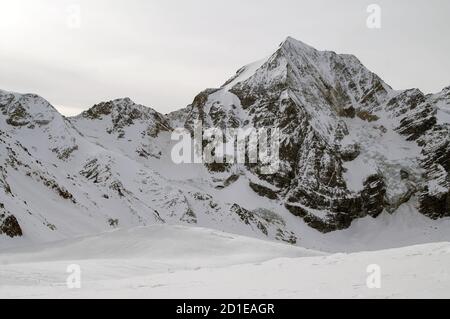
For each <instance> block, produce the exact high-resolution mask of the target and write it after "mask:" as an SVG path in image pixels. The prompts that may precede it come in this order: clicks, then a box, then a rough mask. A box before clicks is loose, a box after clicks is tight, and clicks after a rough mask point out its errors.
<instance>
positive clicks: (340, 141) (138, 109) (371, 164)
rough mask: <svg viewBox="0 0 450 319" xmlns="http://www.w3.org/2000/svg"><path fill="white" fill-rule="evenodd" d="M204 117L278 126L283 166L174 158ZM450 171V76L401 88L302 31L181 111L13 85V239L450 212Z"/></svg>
mask: <svg viewBox="0 0 450 319" xmlns="http://www.w3.org/2000/svg"><path fill="white" fill-rule="evenodd" d="M196 120H201V121H202V122H203V124H204V125H205V127H206V128H207V127H218V128H222V129H224V128H248V127H256V128H264V127H276V128H278V129H279V130H280V131H281V133H282V140H281V145H280V160H281V163H280V170H279V172H277V173H276V174H272V175H265V174H262V173H261V166H260V165H258V164H248V165H237V164H236V165H231V164H220V163H216V164H213V165H201V164H181V165H175V164H174V163H172V160H171V157H170V153H171V148H172V146H173V145H174V141H172V140H171V132H172V131H173V130H174V129H175V128H178V127H184V128H187V129H188V130H191V131H192V129H193V123H194V122H195V121H196ZM449 173H450V86H449V87H447V88H445V89H443V90H442V91H441V92H440V93H437V94H429V95H425V94H423V93H422V92H421V91H420V90H418V89H411V90H406V91H395V90H393V89H392V88H391V87H390V86H389V85H387V84H386V83H384V82H383V80H382V79H380V78H379V77H378V76H377V75H376V74H374V73H372V72H371V71H369V70H368V69H367V68H365V67H364V66H363V65H362V64H361V62H360V61H359V60H358V59H357V58H356V57H355V56H353V55H347V54H336V53H334V52H331V51H318V50H316V49H314V48H312V47H310V46H308V45H306V44H304V43H302V42H300V41H297V40H295V39H292V38H287V39H286V40H285V41H284V42H283V43H282V44H281V45H280V46H279V48H278V49H277V50H276V52H275V53H273V54H272V56H270V57H269V58H268V59H265V60H262V61H259V62H256V63H253V64H250V65H247V66H245V67H243V68H241V69H240V70H239V71H238V72H237V73H236V75H235V76H234V77H233V78H231V79H230V80H228V81H227V82H226V83H225V84H224V85H223V86H222V87H220V88H215V89H207V90H205V91H203V92H201V93H200V94H198V95H197V96H196V97H195V99H194V100H193V102H192V104H190V105H188V106H187V107H186V108H185V109H182V110H179V111H176V112H173V113H171V114H168V115H163V114H160V113H158V112H157V111H155V110H153V109H151V108H148V107H145V106H142V105H137V104H135V103H134V102H133V101H132V100H130V99H129V98H124V99H117V100H114V101H109V102H102V103H99V104H97V105H95V106H93V107H91V108H90V109H89V110H87V111H85V112H83V113H82V114H80V115H78V116H76V117H71V118H66V117H64V116H62V115H61V114H60V113H58V111H57V110H56V109H55V108H54V107H53V106H52V105H50V104H49V103H48V102H47V101H46V100H45V99H43V98H42V97H39V96H37V95H34V94H17V93H11V92H5V91H0V246H1V245H2V242H4V243H6V242H8V243H11V242H22V241H29V242H45V241H53V240H58V239H64V238H70V237H75V236H81V235H86V234H95V233H98V232H102V231H105V230H108V229H113V228H117V227H121V228H128V227H133V226H139V225H151V224H155V223H161V224H162V223H168V224H195V225H198V226H203V227H208V228H214V229H220V230H224V231H227V232H232V233H237V234H244V235H249V236H253V237H259V238H270V239H277V240H280V241H285V242H288V243H293V244H295V243H299V241H301V240H302V237H304V235H305V233H307V232H309V231H311V232H312V231H314V232H315V231H319V232H323V233H327V232H332V231H336V230H341V229H345V228H348V227H349V226H350V225H351V223H352V222H353V221H354V220H356V219H358V218H361V217H366V216H372V217H374V218H376V217H377V216H379V215H380V214H381V213H383V212H387V213H395V212H396V211H397V210H398V209H399V207H401V206H402V205H410V206H412V207H415V208H416V209H417V211H419V212H420V213H421V214H423V215H425V216H427V217H429V218H431V219H439V218H442V217H449V216H450V174H449ZM11 238H13V239H11Z"/></svg>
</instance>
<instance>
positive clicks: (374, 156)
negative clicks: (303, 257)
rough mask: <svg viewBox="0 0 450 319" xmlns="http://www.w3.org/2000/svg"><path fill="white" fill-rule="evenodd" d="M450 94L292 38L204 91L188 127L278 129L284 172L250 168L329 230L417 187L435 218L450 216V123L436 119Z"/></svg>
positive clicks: (389, 206) (390, 204) (399, 200)
mask: <svg viewBox="0 0 450 319" xmlns="http://www.w3.org/2000/svg"><path fill="white" fill-rule="evenodd" d="M448 101H449V100H448V88H447V89H446V90H444V91H443V92H441V93H440V94H436V95H429V96H425V95H424V94H423V93H421V92H420V91H419V90H408V91H403V92H399V91H394V90H392V89H391V88H390V87H389V86H388V85H387V84H386V83H384V82H383V81H382V80H381V79H380V78H379V77H378V76H377V75H376V74H374V73H372V72H370V71H369V70H367V69H366V68H365V67H364V66H363V65H362V64H361V63H360V62H359V60H358V59H357V58H356V57H354V56H351V55H338V54H336V53H334V52H328V51H326V52H321V51H317V50H315V49H314V48H311V47H310V46H308V45H306V44H304V43H302V42H299V41H297V40H294V39H292V38H288V39H286V40H285V41H284V42H283V43H282V44H281V46H280V47H279V49H278V50H277V51H276V52H275V53H274V54H273V55H272V56H271V57H270V58H269V59H267V60H265V61H262V62H258V63H256V64H252V65H249V66H246V67H244V68H242V69H240V70H239V71H238V72H237V74H236V76H235V77H233V78H232V79H230V80H229V81H228V82H226V84H225V85H224V86H223V87H221V88H219V89H209V90H207V91H204V92H202V93H200V94H199V95H198V96H197V97H196V99H195V100H194V103H193V104H192V106H191V110H190V112H189V113H188V116H187V120H186V125H187V126H188V127H189V125H190V123H192V122H193V120H194V119H200V120H202V121H203V122H205V123H207V125H214V126H218V127H247V126H254V127H274V126H275V127H277V128H279V129H280V130H281V132H282V133H283V139H282V143H281V149H280V156H281V161H282V163H281V164H282V165H281V169H280V170H279V172H277V173H276V174H274V175H263V174H260V172H259V167H258V166H254V165H253V166H250V165H248V166H247V169H248V170H250V171H251V172H252V173H254V174H256V175H259V177H260V178H261V179H263V180H265V181H267V182H269V183H270V184H271V185H273V186H275V187H276V188H278V189H279V192H278V195H279V197H280V199H281V200H282V202H283V203H284V205H285V206H286V207H287V208H288V209H289V210H290V211H291V212H292V213H293V214H294V215H296V216H300V217H301V218H303V219H304V220H305V221H306V222H307V223H308V224H310V225H311V226H312V227H314V228H317V229H319V230H321V231H324V232H327V231H332V230H337V229H342V228H346V227H348V226H349V225H350V223H351V222H352V221H353V220H354V219H355V218H359V217H362V216H366V215H370V216H373V217H376V216H378V215H379V214H380V213H382V212H383V211H384V210H387V211H390V212H394V211H395V210H396V209H397V208H398V207H399V206H400V205H401V204H403V203H405V202H407V201H409V200H410V199H411V198H412V197H413V196H416V195H417V196H418V197H419V209H420V211H421V212H422V213H424V214H426V215H427V216H430V217H433V218H436V217H443V216H447V215H448V214H449V208H448V189H449V187H448V158H449V157H448V156H447V155H448V138H449V134H448V129H449V128H448V124H447V123H448V122H446V123H440V124H438V119H437V113H438V112H439V113H443V112H447V111H446V110H447V109H446V106H447V105H448V103H449V102H448ZM445 114H448V113H445ZM427 141H428V142H427ZM228 169H230V168H229V167H228Z"/></svg>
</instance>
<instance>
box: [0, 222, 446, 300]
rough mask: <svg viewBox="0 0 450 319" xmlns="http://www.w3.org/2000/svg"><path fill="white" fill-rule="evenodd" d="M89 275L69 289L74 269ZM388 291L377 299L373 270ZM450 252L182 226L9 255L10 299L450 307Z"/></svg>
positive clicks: (0, 286) (1, 259) (3, 284)
mask: <svg viewBox="0 0 450 319" xmlns="http://www.w3.org/2000/svg"><path fill="white" fill-rule="evenodd" d="M72 264H77V265H79V266H80V267H81V285H82V286H81V289H68V287H67V284H66V279H67V277H68V276H69V273H67V272H66V270H67V267H68V266H69V265H72ZM372 264H376V265H379V267H380V269H381V288H380V289H369V288H368V287H367V284H366V281H367V277H368V276H369V274H368V273H367V267H368V266H369V265H372ZM448 265H450V244H449V243H433V244H427V245H421V246H412V247H406V248H398V249H391V250H383V251H376V252H360V253H353V254H324V253H321V252H317V251H313V250H307V249H303V248H299V247H295V246H289V245H283V244H279V243H273V242H267V241H261V240H257V239H251V238H246V237H241V236H237V235H231V234H227V233H223V232H219V231H214V230H209V229H202V228H190V227H182V226H167V225H166V226H162V225H158V226H151V227H141V228H136V229H130V230H119V231H115V232H110V233H105V234H101V235H98V236H91V237H86V238H79V239H74V240H69V241H64V242H58V243H52V244H46V245H40V246H35V247H26V248H15V249H14V250H4V251H1V252H0V297H2V298H14V297H16V298H17V297H18V298H336V297H352V298H365V297H368V298H412V297H424V298H436V297H439V298H440V297H447V298H448V297H450V271H449V269H448Z"/></svg>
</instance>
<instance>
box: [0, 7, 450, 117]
mask: <svg viewBox="0 0 450 319" xmlns="http://www.w3.org/2000/svg"><path fill="white" fill-rule="evenodd" d="M372 3H377V4H379V5H380V7H381V9H382V12H381V29H369V28H368V27H367V26H366V20H367V17H368V16H369V13H367V12H366V10H367V6H368V5H369V4H372ZM78 8H79V9H80V16H79V19H78V18H77V16H76V13H77V10H78ZM78 22H79V23H78ZM287 36H292V37H294V38H296V39H298V40H301V41H303V42H306V43H308V44H310V45H312V46H314V47H316V48H317V49H321V50H324V49H327V50H333V51H336V52H338V53H352V54H355V55H356V56H357V57H358V58H359V59H360V60H361V61H362V62H363V64H365V65H366V66H367V67H368V68H369V69H371V70H372V71H374V72H375V73H377V74H378V75H380V76H381V77H382V78H383V79H384V80H385V81H386V82H387V83H388V84H390V85H391V86H393V87H394V89H406V88H412V87H418V88H420V89H421V90H423V91H424V92H425V93H430V92H437V91H440V90H441V89H442V88H443V87H445V86H448V85H450V1H449V0H426V1H425V0H395V1H391V0H385V1H374V0H372V1H365V0H341V1H336V0H327V1H325V0H314V1H313V0H309V1H302V0H277V1H273V0H270V1H268V0H221V1H218V0H187V1H186V0H159V1H156V0H121V1H119V0H0V88H1V89H4V90H9V91H17V92H23V93H25V92H33V93H37V94H39V95H42V96H43V97H45V98H46V99H48V100H49V101H50V102H51V103H52V104H53V105H55V106H56V107H57V108H58V109H59V110H60V111H61V112H62V113H63V114H66V115H72V114H76V113H79V112H80V111H82V110H84V109H87V108H89V107H90V106H92V105H93V104H95V103H97V102H100V101H103V100H110V99H114V98H118V97H130V98H132V99H133V100H134V101H135V102H137V103H141V104H144V105H147V106H151V107H153V108H155V109H157V110H158V111H160V112H163V113H167V112H170V111H173V110H175V109H179V108H181V107H185V106H186V105H187V104H189V103H190V102H191V101H192V100H193V98H194V96H195V95H196V94H197V93H199V92H200V91H202V90H203V89H205V88H208V87H217V86H219V85H221V84H222V83H223V82H225V80H227V79H228V78H229V77H231V76H232V75H233V74H234V73H235V71H236V70H237V69H239V68H240V67H241V66H243V65H245V64H248V63H250V62H253V61H255V60H259V59H261V58H264V57H266V56H269V55H270V54H271V53H273V52H274V51H275V50H276V48H277V46H278V44H279V43H280V42H282V41H283V40H284V39H285V38H286V37H287Z"/></svg>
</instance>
